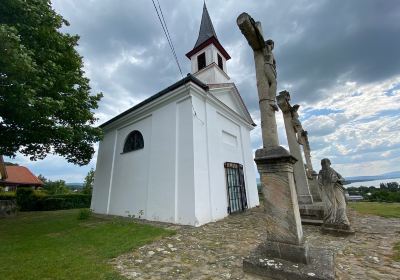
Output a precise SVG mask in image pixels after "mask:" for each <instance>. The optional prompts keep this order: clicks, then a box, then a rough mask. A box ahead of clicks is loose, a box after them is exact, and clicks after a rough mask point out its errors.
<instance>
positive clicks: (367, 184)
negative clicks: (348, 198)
mask: <svg viewBox="0 0 400 280" xmlns="http://www.w3.org/2000/svg"><path fill="white" fill-rule="evenodd" d="M390 182H397V183H400V178H393V179H380V180H373V181H364V182H354V183H351V184H349V185H345V188H349V187H360V186H365V187H370V186H374V187H376V188H379V185H380V183H390Z"/></svg>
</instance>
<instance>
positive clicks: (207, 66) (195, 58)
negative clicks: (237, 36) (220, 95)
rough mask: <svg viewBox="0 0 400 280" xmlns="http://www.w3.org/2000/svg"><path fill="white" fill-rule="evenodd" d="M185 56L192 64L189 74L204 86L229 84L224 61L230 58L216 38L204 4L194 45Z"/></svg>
mask: <svg viewBox="0 0 400 280" xmlns="http://www.w3.org/2000/svg"><path fill="white" fill-rule="evenodd" d="M186 56H187V57H188V58H189V59H190V61H191V63H192V70H191V73H192V74H193V75H194V76H195V77H197V78H198V79H199V80H201V81H202V82H204V83H206V84H219V83H227V82H229V80H230V78H229V76H228V74H227V69H226V61H227V60H229V59H230V58H231V57H230V56H229V54H228V52H227V51H226V50H225V49H224V47H222V45H221V43H220V42H219V40H218V38H217V34H216V33H215V30H214V26H213V24H212V21H211V18H210V15H209V14H208V10H207V7H206V3H204V6H203V15H202V17H201V24H200V31H199V36H198V38H197V41H196V44H195V45H194V47H193V49H192V50H191V51H190V52H188V53H187V54H186Z"/></svg>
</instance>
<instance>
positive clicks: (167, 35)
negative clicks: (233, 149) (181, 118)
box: [151, 0, 204, 125]
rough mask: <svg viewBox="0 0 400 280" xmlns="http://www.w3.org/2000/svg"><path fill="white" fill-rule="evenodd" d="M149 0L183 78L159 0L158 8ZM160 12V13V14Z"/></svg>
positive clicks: (195, 113) (195, 114)
mask: <svg viewBox="0 0 400 280" xmlns="http://www.w3.org/2000/svg"><path fill="white" fill-rule="evenodd" d="M151 1H152V2H153V6H154V9H155V10H156V13H157V17H158V19H159V21H160V23H161V27H162V29H163V31H164V35H165V37H166V38H167V41H168V45H169V47H170V49H171V52H172V55H173V57H174V59H175V62H176V65H177V66H178V69H179V73H180V74H181V76H182V78H183V73H182V69H181V66H180V64H179V60H178V56H177V55H176V52H175V48H174V44H173V43H172V39H171V36H170V35H169V30H168V27H167V23H166V21H165V18H164V14H163V12H162V9H161V5H160V2H159V0H157V4H158V9H157V6H156V3H155V2H154V0H151ZM160 14H161V16H160ZM185 87H187V85H186V84H185ZM190 103H191V105H192V112H193V116H194V117H195V118H197V119H198V120H199V121H200V122H201V123H202V125H204V122H203V121H202V120H201V119H200V118H199V117H198V116H197V112H196V110H195V109H194V106H193V102H192V99H190Z"/></svg>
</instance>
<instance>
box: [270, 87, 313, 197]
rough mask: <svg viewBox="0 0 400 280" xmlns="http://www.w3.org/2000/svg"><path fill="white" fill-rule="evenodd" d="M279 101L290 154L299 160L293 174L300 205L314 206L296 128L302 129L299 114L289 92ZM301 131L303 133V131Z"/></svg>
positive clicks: (280, 94)
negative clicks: (291, 103)
mask: <svg viewBox="0 0 400 280" xmlns="http://www.w3.org/2000/svg"><path fill="white" fill-rule="evenodd" d="M277 99H278V106H279V108H280V109H281V111H282V113H283V120H284V123H285V128H286V136H287V140H288V144H289V150H290V153H291V154H292V155H293V156H294V157H295V158H296V159H297V161H296V163H295V164H294V167H293V172H294V180H295V182H296V191H297V197H298V199H299V204H312V203H313V198H312V196H311V193H310V187H309V185H308V180H307V175H306V171H305V169H304V162H303V156H302V151H301V149H300V143H299V142H298V140H299V139H298V137H297V134H296V132H297V131H296V126H300V127H301V123H300V122H299V120H298V118H297V112H295V110H294V109H293V107H292V106H291V105H290V103H289V101H290V94H289V92H287V91H281V92H280V93H279V96H278V97H277ZM297 129H299V127H297ZM299 130H300V131H301V130H302V129H299ZM299 134H300V133H299Z"/></svg>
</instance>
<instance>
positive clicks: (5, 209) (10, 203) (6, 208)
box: [0, 200, 17, 217]
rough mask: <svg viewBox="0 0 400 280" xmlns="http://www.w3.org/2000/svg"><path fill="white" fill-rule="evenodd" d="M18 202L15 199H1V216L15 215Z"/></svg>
mask: <svg viewBox="0 0 400 280" xmlns="http://www.w3.org/2000/svg"><path fill="white" fill-rule="evenodd" d="M16 213H17V203H16V202H15V200H0V217H9V216H15V214H16Z"/></svg>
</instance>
